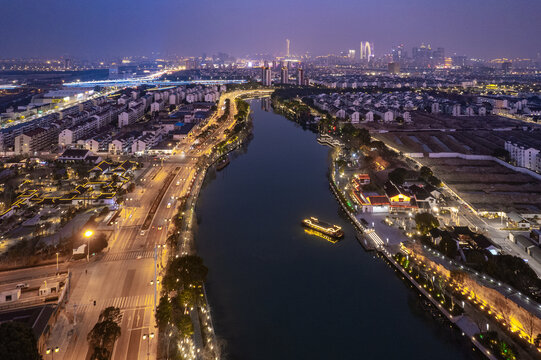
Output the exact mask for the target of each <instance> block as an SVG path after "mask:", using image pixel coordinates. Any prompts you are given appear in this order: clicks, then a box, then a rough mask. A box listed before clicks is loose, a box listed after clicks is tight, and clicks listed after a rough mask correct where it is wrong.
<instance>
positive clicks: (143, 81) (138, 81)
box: [64, 78, 246, 88]
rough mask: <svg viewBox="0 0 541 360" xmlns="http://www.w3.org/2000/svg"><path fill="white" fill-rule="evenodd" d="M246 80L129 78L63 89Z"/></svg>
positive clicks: (78, 82)
mask: <svg viewBox="0 0 541 360" xmlns="http://www.w3.org/2000/svg"><path fill="white" fill-rule="evenodd" d="M244 83H246V80H227V79H223V80H222V79H220V80H179V81H167V80H156V79H148V78H131V79H116V80H95V81H76V82H71V83H66V84H64V86H65V87H82V88H92V87H95V86H102V87H130V86H140V85H150V86H180V85H224V84H244Z"/></svg>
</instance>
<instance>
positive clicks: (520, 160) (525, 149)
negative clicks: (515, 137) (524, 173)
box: [505, 141, 540, 171]
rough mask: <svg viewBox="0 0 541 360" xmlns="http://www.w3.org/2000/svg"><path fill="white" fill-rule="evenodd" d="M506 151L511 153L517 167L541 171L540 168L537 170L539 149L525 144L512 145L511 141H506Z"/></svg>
mask: <svg viewBox="0 0 541 360" xmlns="http://www.w3.org/2000/svg"><path fill="white" fill-rule="evenodd" d="M505 150H507V151H509V155H510V157H511V159H512V160H514V161H515V163H516V164H517V166H520V167H524V168H526V169H530V170H534V171H536V170H537V171H540V169H539V168H536V167H537V164H538V161H539V160H538V156H539V150H538V149H534V148H532V147H529V146H527V145H525V144H518V143H512V142H511V141H506V142H505Z"/></svg>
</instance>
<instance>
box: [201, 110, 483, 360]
mask: <svg viewBox="0 0 541 360" xmlns="http://www.w3.org/2000/svg"><path fill="white" fill-rule="evenodd" d="M251 105H252V109H253V111H254V113H253V119H254V138H253V140H252V141H251V142H250V143H249V144H248V146H247V150H246V151H245V152H238V153H237V154H233V155H232V156H231V163H230V165H229V166H227V167H226V168H225V169H224V170H223V171H221V172H218V173H215V174H214V173H213V171H210V172H209V174H208V175H207V179H206V183H205V187H204V189H203V191H202V192H201V196H200V199H199V202H198V208H197V215H198V221H199V226H198V232H197V238H196V241H197V246H198V251H199V254H200V255H201V256H202V257H203V259H204V261H205V264H206V265H207V266H208V267H209V276H208V283H207V292H208V296H209V301H210V305H211V308H212V313H213V320H214V325H215V328H216V332H217V334H218V336H219V337H220V338H222V339H223V340H224V342H225V344H226V345H225V347H226V354H227V358H228V359H257V360H264V359H269V360H270V359H273V360H274V359H438V360H447V359H449V360H451V359H453V360H454V359H470V358H473V354H472V353H471V352H470V350H469V347H468V345H467V344H466V343H465V342H464V341H462V340H460V335H457V334H456V332H454V331H452V330H450V329H449V327H448V326H442V325H440V324H438V323H437V322H436V321H435V320H434V319H432V318H431V317H430V316H429V315H427V314H426V312H425V311H423V310H422V308H421V307H420V306H419V300H418V299H419V297H418V295H417V294H416V293H415V292H414V291H413V290H411V289H410V287H409V286H407V285H406V284H405V283H404V282H402V280H400V279H399V278H398V276H397V275H396V273H395V272H394V270H393V269H392V268H391V267H389V265H387V264H386V263H385V262H384V261H383V260H382V259H380V258H377V257H376V256H375V255H374V254H370V253H366V252H364V250H363V249H362V247H361V246H360V245H359V243H358V242H357V240H356V238H355V236H354V229H353V227H352V225H350V223H349V222H348V221H347V220H346V219H345V217H344V216H343V215H342V214H341V210H340V208H339V204H338V203H337V201H336V200H335V198H334V197H333V195H332V193H331V191H330V189H329V186H328V181H327V176H326V174H327V169H328V156H329V155H328V154H329V148H327V147H324V146H322V145H319V144H318V143H317V142H316V135H315V134H313V133H311V132H309V131H304V130H303V129H302V128H300V127H299V126H297V125H296V124H294V123H293V122H290V121H288V120H287V119H285V118H284V117H282V116H280V115H277V114H274V113H272V112H265V111H263V110H261V101H260V100H254V101H252V102H251ZM311 215H312V216H317V217H319V218H321V219H324V220H326V221H328V222H332V223H335V224H338V225H341V226H342V227H343V228H344V231H345V237H344V239H343V240H342V241H341V242H339V243H336V244H332V243H330V242H328V241H326V240H324V239H321V238H318V237H314V236H312V235H308V234H306V233H305V232H304V230H303V228H302V227H301V226H300V221H301V220H302V219H303V218H305V217H307V216H311Z"/></svg>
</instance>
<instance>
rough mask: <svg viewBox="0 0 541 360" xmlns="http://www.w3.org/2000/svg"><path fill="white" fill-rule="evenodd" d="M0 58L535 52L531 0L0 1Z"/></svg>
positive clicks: (539, 4)
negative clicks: (366, 48)
mask: <svg viewBox="0 0 541 360" xmlns="http://www.w3.org/2000/svg"><path fill="white" fill-rule="evenodd" d="M0 14H1V17H0V18H1V20H0V57H1V58H5V57H18V56H21V57H27V56H51V57H54V56H60V55H67V56H78V57H100V56H127V55H149V54H150V53H151V52H153V51H156V52H161V53H162V54H179V55H187V56H188V55H201V54H202V53H203V52H205V53H207V54H213V53H216V52H218V51H222V52H227V53H231V54H233V55H237V56H242V55H245V54H248V53H257V52H266V53H274V54H279V53H283V52H285V39H286V38H289V39H291V49H292V53H296V54H298V53H304V52H306V51H309V52H311V53H313V54H326V53H329V52H337V51H340V50H347V49H356V50H358V49H357V48H358V46H359V42H360V41H362V40H369V41H372V42H374V44H375V49H376V54H377V55H381V54H382V53H386V52H389V50H390V48H391V47H392V46H393V45H396V44H400V43H404V44H405V45H406V49H407V50H408V52H410V51H411V47H412V46H416V45H419V44H420V43H422V42H424V43H430V44H431V45H432V46H433V47H437V46H442V47H444V48H445V49H446V54H447V55H451V54H453V53H458V54H467V55H469V56H472V57H485V58H495V57H535V56H536V54H537V53H540V52H541V21H539V20H538V17H539V14H541V1H540V0H454V1H452V0H447V1H441V0H409V1H406V0H364V1H363V0H332V1H329V0H268V1H260V0H251V1H247V0H225V1H224V0H190V1H187V0H0Z"/></svg>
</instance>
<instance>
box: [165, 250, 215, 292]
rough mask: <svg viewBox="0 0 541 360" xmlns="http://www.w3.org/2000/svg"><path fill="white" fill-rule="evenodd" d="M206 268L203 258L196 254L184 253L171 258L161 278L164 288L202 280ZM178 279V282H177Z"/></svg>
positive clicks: (205, 273) (205, 274)
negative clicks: (184, 254)
mask: <svg viewBox="0 0 541 360" xmlns="http://www.w3.org/2000/svg"><path fill="white" fill-rule="evenodd" d="M207 273H208V268H207V267H206V266H205V265H204V264H203V259H201V258H200V257H199V256H197V255H186V256H182V257H179V258H175V259H173V261H171V264H170V265H169V267H168V268H167V273H166V274H165V276H164V279H163V285H164V287H165V288H166V290H167V289H168V290H173V289H174V288H175V284H176V283H179V285H182V286H183V287H187V286H189V285H195V284H197V283H201V282H204V281H205V280H206V278H207ZM177 279H178V282H177Z"/></svg>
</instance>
